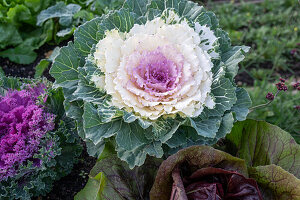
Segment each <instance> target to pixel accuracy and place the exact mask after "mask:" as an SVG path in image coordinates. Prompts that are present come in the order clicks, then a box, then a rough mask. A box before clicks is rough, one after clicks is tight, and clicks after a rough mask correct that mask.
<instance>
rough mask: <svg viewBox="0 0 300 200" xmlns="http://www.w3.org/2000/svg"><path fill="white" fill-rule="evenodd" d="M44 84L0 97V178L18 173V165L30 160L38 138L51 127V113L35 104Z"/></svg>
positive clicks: (52, 127)
mask: <svg viewBox="0 0 300 200" xmlns="http://www.w3.org/2000/svg"><path fill="white" fill-rule="evenodd" d="M44 89H45V86H44V85H39V86H38V87H34V88H31V87H28V88H27V89H25V90H21V91H16V90H14V91H9V92H8V93H7V94H6V95H5V97H0V181H2V180H5V179H7V178H8V177H11V176H13V175H15V174H16V173H17V170H18V166H19V165H22V164H26V161H28V160H31V161H33V155H34V154H35V153H36V152H37V151H38V150H39V144H40V140H41V138H42V137H43V136H44V135H45V134H46V133H47V132H48V131H51V130H53V129H54V119H55V116H54V115H53V114H50V113H47V112H45V111H44V107H43V106H41V105H37V101H38V96H40V95H41V94H43V93H44Z"/></svg>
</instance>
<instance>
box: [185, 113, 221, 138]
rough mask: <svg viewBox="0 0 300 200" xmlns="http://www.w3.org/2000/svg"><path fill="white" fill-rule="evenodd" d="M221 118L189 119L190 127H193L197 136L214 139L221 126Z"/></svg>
mask: <svg viewBox="0 0 300 200" xmlns="http://www.w3.org/2000/svg"><path fill="white" fill-rule="evenodd" d="M221 120H222V118H221V117H210V118H207V119H201V118H200V117H198V118H189V121H190V123H188V124H189V125H190V126H191V127H193V128H194V129H195V130H196V131H197V133H198V135H200V136H203V137H208V138H214V137H215V136H216V133H217V131H218V129H219V127H220V124H221Z"/></svg>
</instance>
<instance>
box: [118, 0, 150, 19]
mask: <svg viewBox="0 0 300 200" xmlns="http://www.w3.org/2000/svg"><path fill="white" fill-rule="evenodd" d="M147 4H148V0H144V1H139V0H127V1H125V3H124V5H123V8H128V9H129V10H130V11H132V12H134V13H136V14H137V15H138V16H144V15H145V14H146V12H147Z"/></svg>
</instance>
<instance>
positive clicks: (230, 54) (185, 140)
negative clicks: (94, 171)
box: [50, 0, 251, 168]
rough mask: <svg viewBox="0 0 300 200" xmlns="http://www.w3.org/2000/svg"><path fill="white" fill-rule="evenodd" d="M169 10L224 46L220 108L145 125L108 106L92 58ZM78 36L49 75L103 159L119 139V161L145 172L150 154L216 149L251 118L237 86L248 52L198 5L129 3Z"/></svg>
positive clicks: (217, 66) (174, 0)
mask: <svg viewBox="0 0 300 200" xmlns="http://www.w3.org/2000/svg"><path fill="white" fill-rule="evenodd" d="M165 9H173V10H174V12H176V13H177V14H178V15H179V16H180V17H182V18H185V19H187V20H188V21H189V22H190V24H191V26H194V24H195V23H196V22H198V23H199V24H201V25H206V26H208V27H210V29H211V30H212V31H213V32H214V34H215V35H216V36H217V37H218V38H219V39H218V41H217V43H219V44H220V45H219V48H216V49H215V51H217V52H218V53H219V55H220V57H218V58H214V59H213V63H214V67H213V69H212V72H213V79H214V80H213V83H212V90H211V95H212V96H213V97H214V99H215V103H216V107H215V108H214V109H208V108H205V109H204V111H203V112H202V114H201V115H200V116H198V117H196V118H181V117H180V116H177V117H175V119H173V118H167V119H166V118H163V117H161V118H159V119H158V120H156V121H150V120H146V119H142V118H140V117H139V116H136V115H135V114H134V113H127V112H125V111H123V110H119V109H117V108H115V107H112V106H109V105H110V104H109V101H110V96H109V95H107V94H106V93H105V91H101V90H99V89H98V88H97V87H96V86H95V84H94V82H93V81H92V80H91V78H92V76H93V75H101V73H102V72H101V71H100V70H99V68H98V67H97V66H96V64H95V61H94V60H93V58H92V57H91V56H89V55H90V54H92V53H93V52H94V51H95V48H94V47H95V45H96V44H97V43H98V42H99V41H100V40H101V39H103V38H104V37H105V32H106V31H107V30H112V29H117V30H119V31H120V32H128V31H129V30H130V29H131V28H132V27H133V25H134V24H144V23H146V21H147V20H151V19H153V18H154V17H159V16H161V15H162V13H163V11H164V10H165ZM74 36H75V38H74V43H72V42H70V43H69V44H68V46H66V47H63V48H61V50H60V53H59V55H58V56H57V57H56V59H55V61H54V63H53V66H52V68H51V70H50V73H51V75H52V76H53V77H54V78H55V79H56V81H55V86H56V87H62V88H63V91H64V95H65V99H66V102H65V105H66V112H67V114H69V116H70V117H72V118H73V119H76V120H77V125H78V131H79V134H80V136H81V137H82V138H83V139H84V140H85V141H86V142H87V144H88V147H89V148H90V149H92V150H91V151H90V152H92V153H93V155H99V154H100V153H101V151H100V150H101V148H99V151H98V152H97V148H96V146H101V144H102V143H103V142H104V141H105V140H106V139H108V138H114V139H115V140H116V150H117V152H118V157H119V158H120V159H121V160H123V161H126V162H127V163H128V164H129V166H130V168H133V167H134V166H141V165H142V164H143V163H144V162H145V158H146V156H147V154H148V155H151V156H155V157H158V158H160V157H162V156H163V155H164V154H167V153H168V152H170V151H171V150H174V151H177V150H179V149H181V148H184V147H186V146H191V145H194V144H213V143H216V141H217V140H218V139H220V138H222V137H224V136H225V135H226V134H227V133H229V132H230V130H231V128H232V126H233V123H234V121H236V120H244V119H245V118H246V116H247V114H248V107H249V106H250V105H251V100H250V98H249V95H248V94H247V92H246V91H245V90H244V89H241V88H236V86H235V84H234V82H233V78H234V76H235V75H236V73H237V70H238V63H239V62H240V61H241V60H243V58H244V53H245V52H246V51H248V48H245V47H232V46H231V45H230V39H229V37H228V35H227V33H225V32H224V31H222V30H221V29H220V28H219V24H218V20H217V19H216V16H215V15H214V14H213V13H212V12H208V11H206V10H205V9H204V8H203V7H202V6H199V5H197V4H196V3H193V2H190V1H187V0H163V1H161V0H159V1H157V0H148V1H145V0H127V1H125V2H124V6H123V8H121V9H120V10H118V11H112V12H110V13H109V14H108V15H103V16H102V17H99V18H95V19H93V20H91V21H89V22H87V23H85V24H84V25H82V26H80V27H79V28H78V29H77V30H76V31H75V34H74ZM74 111H75V112H74ZM182 132H183V134H181V133H182ZM163 147H164V149H165V150H163Z"/></svg>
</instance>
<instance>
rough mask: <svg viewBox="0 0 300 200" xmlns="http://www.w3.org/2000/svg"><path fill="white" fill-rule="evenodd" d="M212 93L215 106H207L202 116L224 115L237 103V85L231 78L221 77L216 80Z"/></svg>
mask: <svg viewBox="0 0 300 200" xmlns="http://www.w3.org/2000/svg"><path fill="white" fill-rule="evenodd" d="M211 93H212V94H213V96H214V98H215V103H216V105H215V107H214V108H213V109H208V108H205V109H204V111H203V113H202V114H201V115H200V116H203V117H202V118H204V117H205V118H207V117H209V116H222V115H223V114H224V112H225V111H227V110H230V109H231V108H232V106H233V105H234V104H235V103H236V101H237V98H236V94H235V87H234V86H233V85H232V83H231V82H230V80H229V79H227V78H225V77H221V78H220V79H219V80H215V81H214V82H213V84H212V87H211Z"/></svg>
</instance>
